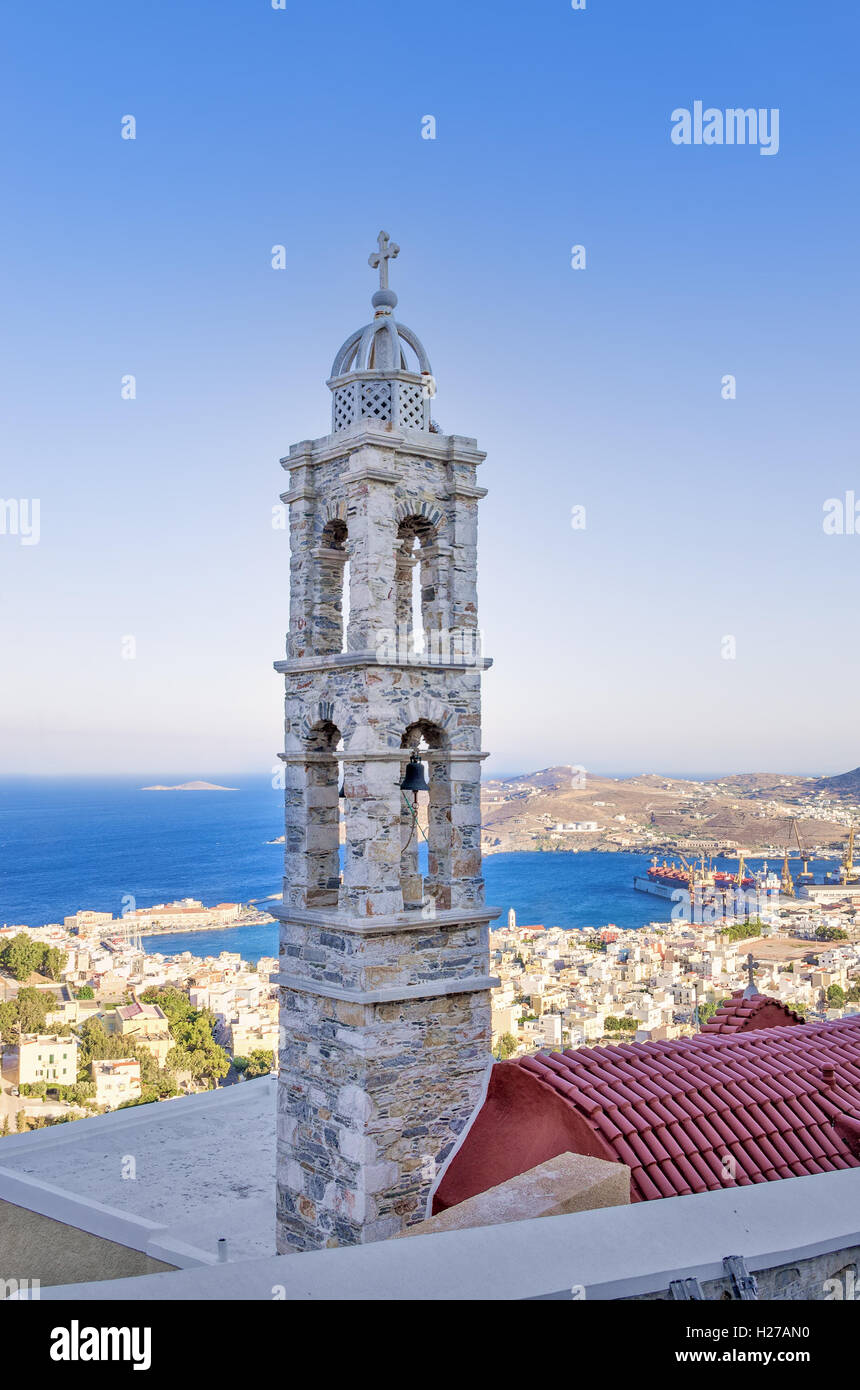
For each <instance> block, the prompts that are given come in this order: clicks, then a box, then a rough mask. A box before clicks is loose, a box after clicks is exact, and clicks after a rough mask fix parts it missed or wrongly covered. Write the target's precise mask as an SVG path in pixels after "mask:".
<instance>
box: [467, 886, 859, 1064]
mask: <svg viewBox="0 0 860 1390" xmlns="http://www.w3.org/2000/svg"><path fill="white" fill-rule="evenodd" d="M770 916H771V920H760V919H752V920H746V921H740V922H739V921H738V920H737V919H736V918H725V919H720V920H719V921H716V922H712V923H707V924H695V923H692V924H691V923H689V922H684V921H669V922H651V923H650V924H649V925H648V926H646V927H641V928H636V929H633V930H622V929H620V928H617V927H614V926H611V925H610V926H606V927H603V928H601V929H600V930H598V931H595V932H583V931H569V930H564V929H562V928H560V927H546V926H543V925H518V924H517V922H516V918H515V914H514V913H513V911H511V912H509V913H508V920H507V924H506V925H505V926H504V927H500V928H499V929H498V930H496V931H494V932H492V934H491V939H490V967H491V970H492V971H493V974H494V975H495V976H496V977H497V978H498V979H499V980H500V985H499V987H497V988H496V989H494V991H493V997H492V1020H493V1051H494V1053H495V1055H496V1056H497V1057H499V1058H507V1057H512V1056H521V1055H525V1054H527V1053H530V1052H535V1051H536V1050H538V1049H543V1048H554V1049H557V1048H560V1047H564V1048H578V1047H586V1046H588V1047H594V1046H602V1045H611V1044H616V1043H620V1042H659V1041H662V1040H667V1039H670V1038H679V1037H685V1036H691V1035H692V1034H693V1033H695V1032H697V1031H698V1030H699V1029H700V1028H701V1027H702V1026H703V1024H705V1023H706V1022H707V1020H708V1019H709V1018H710V1017H711V1016H712V1015H713V1014H714V1013H715V1012H716V1009H717V1008H718V1006H719V1004H720V1003H721V1002H722V1001H723V1000H726V999H729V998H730V997H731V996H732V995H734V994H737V993H739V992H741V991H743V990H744V988H745V987H747V986H748V985H749V984H750V983H752V981H751V979H750V971H751V970H752V972H753V976H754V983H755V988H756V990H757V991H758V992H759V993H760V994H763V995H767V996H768V997H770V998H772V999H776V1000H778V1001H780V1002H781V1003H783V1004H784V1005H785V1006H786V1007H787V1008H789V1009H791V1010H794V1011H795V1012H796V1013H797V1014H798V1015H799V1016H800V1017H802V1018H804V1019H806V1020H808V1021H815V1020H824V1019H837V1018H841V1017H842V1016H843V1015H847V1014H851V1013H858V1012H860V929H858V927H857V925H855V917H854V905H853V903H852V902H851V900H850V899H846V900H845V901H844V902H842V903H833V904H830V903H828V904H827V905H826V906H824V905H821V904H815V903H811V902H804V901H798V902H788V903H786V902H785V901H784V900H783V901H782V902H781V904H780V906H779V908H778V910H777V911H776V912H775V913H773V914H770Z"/></svg>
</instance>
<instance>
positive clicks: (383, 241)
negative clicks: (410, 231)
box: [367, 232, 400, 290]
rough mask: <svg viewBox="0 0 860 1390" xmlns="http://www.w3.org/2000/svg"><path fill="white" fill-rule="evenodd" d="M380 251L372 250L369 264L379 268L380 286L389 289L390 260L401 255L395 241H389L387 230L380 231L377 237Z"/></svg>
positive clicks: (382, 288) (368, 259) (368, 260)
mask: <svg viewBox="0 0 860 1390" xmlns="http://www.w3.org/2000/svg"><path fill="white" fill-rule="evenodd" d="M376 244H377V246H378V247H379V250H378V251H372V252H371V254H370V255H369V256H368V258H367V264H368V265H370V266H373V269H374V270H376V269H377V268H378V269H379V288H380V289H381V290H387V289H388V262H389V261H393V260H394V257H395V256H399V255H400V247H399V246H398V245H397V243H396V242H395V241H389V239H388V233H387V232H380V233H379V236H378V237H377V238H376Z"/></svg>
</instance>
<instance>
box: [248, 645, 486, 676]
mask: <svg viewBox="0 0 860 1390" xmlns="http://www.w3.org/2000/svg"><path fill="white" fill-rule="evenodd" d="M272 664H273V666H274V668H275V670H276V671H279V672H280V673H281V675H283V676H300V675H302V674H303V673H304V672H309V673H310V672H313V671H337V670H339V669H341V668H342V667H347V666H372V667H374V668H375V669H378V670H380V671H384V670H393V671H488V670H489V669H490V667H491V666H492V664H493V658H492V657H491V656H482V657H480V658H479V659H478V660H477V661H380V660H379V658H378V656H377V655H376V652H374V651H371V650H369V649H368V650H367V651H363V652H332V653H331V655H330V656H300V657H295V658H292V659H290V658H288V659H285V660H283V661H275V662H273V663H272Z"/></svg>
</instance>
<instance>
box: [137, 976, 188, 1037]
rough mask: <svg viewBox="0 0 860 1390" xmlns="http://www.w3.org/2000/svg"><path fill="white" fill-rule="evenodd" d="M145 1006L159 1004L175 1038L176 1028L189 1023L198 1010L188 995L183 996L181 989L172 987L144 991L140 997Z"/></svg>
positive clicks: (153, 987)
mask: <svg viewBox="0 0 860 1390" xmlns="http://www.w3.org/2000/svg"><path fill="white" fill-rule="evenodd" d="M140 998H141V1001H142V1002H143V1003H144V1004H158V1005H159V1006H160V1008H161V1009H162V1010H163V1011H164V1013H165V1014H166V1016H167V1022H168V1023H169V1025H170V1031H171V1033H172V1034H173V1036H174V1037H176V1033H175V1031H174V1029H175V1028H178V1027H179V1026H180V1025H181V1024H183V1023H186V1022H188V1021H189V1020H191V1019H193V1018H194V1017H196V1015H197V1012H198V1011H197V1009H195V1007H194V1005H193V1004H192V1003H191V1000H190V999H189V998H188V995H187V994H183V993H182V990H181V989H174V988H173V986H172V985H166V986H164V987H162V988H156V987H155V986H154V985H153V986H152V987H151V988H150V989H147V990H144V992H143V994H142V995H141V996H140Z"/></svg>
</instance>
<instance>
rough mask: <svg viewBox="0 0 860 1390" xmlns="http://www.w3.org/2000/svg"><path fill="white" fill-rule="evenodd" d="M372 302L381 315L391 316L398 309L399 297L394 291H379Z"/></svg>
mask: <svg viewBox="0 0 860 1390" xmlns="http://www.w3.org/2000/svg"><path fill="white" fill-rule="evenodd" d="M370 302H371V304H372V305H373V307H374V309H377V310H378V311H379V312H380V313H381V314H390V313H391V311H392V309H396V308H397V295H396V294H395V293H394V291H393V290H377V291H376V293H375V294H374V295H373V298H372V299H371V301H370Z"/></svg>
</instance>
